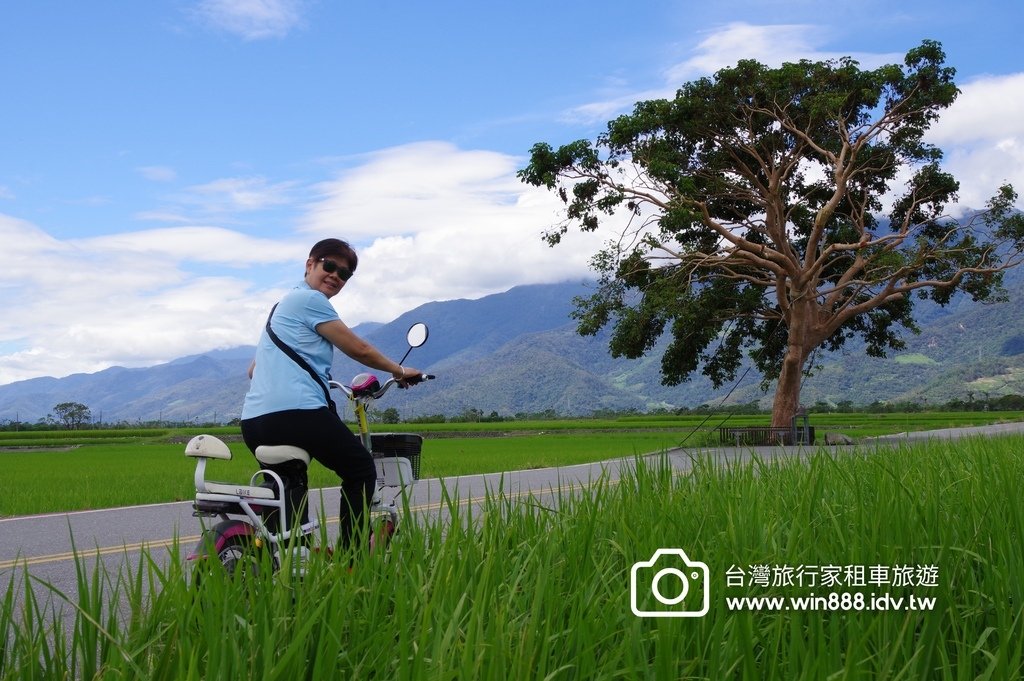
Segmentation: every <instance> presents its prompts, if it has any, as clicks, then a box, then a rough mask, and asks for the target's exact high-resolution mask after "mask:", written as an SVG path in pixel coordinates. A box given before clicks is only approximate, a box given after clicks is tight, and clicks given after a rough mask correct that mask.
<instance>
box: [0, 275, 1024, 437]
mask: <svg viewBox="0 0 1024 681" xmlns="http://www.w3.org/2000/svg"><path fill="white" fill-rule="evenodd" d="M592 286H593V285H592V284H588V283H586V282H571V283H562V284H550V285H534V286H520V287H516V288H513V289H511V290H509V291H507V292H505V293H501V294H496V295H492V296H487V297H484V298H480V299H478V300H452V301H445V302H434V303H428V304H426V305H423V306H421V307H419V308H417V309H415V310H413V311H411V312H408V313H406V314H403V315H402V316H400V317H399V318H398V319H395V320H394V321H392V322H390V323H387V324H364V325H361V326H358V327H356V331H357V333H359V334H360V335H362V336H363V337H365V338H366V339H367V340H369V341H370V342H371V343H373V344H374V345H376V346H377V347H379V348H380V349H381V350H382V351H384V352H385V353H386V354H388V355H389V356H391V357H395V358H399V357H401V355H402V354H403V353H404V351H405V349H406V346H405V332H406V329H408V327H409V326H410V325H411V324H412V323H413V322H416V321H424V322H426V323H427V324H428V325H429V327H430V339H429V340H428V342H427V344H426V345H425V346H423V347H422V348H419V349H417V350H414V351H413V353H412V354H411V355H410V357H409V359H408V361H407V363H408V364H410V365H412V366H416V367H419V368H422V369H424V370H428V371H430V372H431V373H434V374H436V375H437V380H435V381H432V382H430V383H427V384H424V385H422V386H417V387H416V388H415V389H413V390H409V391H403V392H400V393H397V392H396V393H391V394H389V395H388V396H387V397H386V398H385V399H384V400H383V401H382V402H381V403H380V405H379V407H380V408H386V407H389V406H391V407H395V408H396V409H398V411H399V413H400V414H401V415H402V416H403V417H413V416H423V415H432V414H443V415H446V416H456V415H460V414H463V413H465V412H467V411H469V410H479V411H481V412H483V413H484V414H485V415H486V414H490V413H491V412H497V413H498V414H500V415H502V416H512V415H515V414H517V413H527V414H530V413H540V412H544V411H546V410H553V411H554V412H556V413H558V414H565V415H586V414H591V413H593V412H594V411H596V410H603V409H608V410H628V409H635V410H639V411H649V410H653V409H657V408H666V409H674V408H678V407H691V408H692V407H697V406H699V405H701V404H704V403H712V404H718V403H719V401H720V400H721V399H722V397H723V396H724V395H725V394H726V393H727V392H728V391H729V389H730V388H735V389H734V391H733V392H732V394H731V396H730V397H729V400H728V401H729V402H730V403H746V402H750V401H755V400H759V401H761V402H762V404H763V405H765V406H767V405H769V404H770V400H771V394H770V393H769V394H767V395H766V394H765V393H762V392H761V390H760V389H759V382H760V378H759V377H758V376H755V375H753V374H754V372H750V374H749V375H748V376H747V377H746V378H745V379H744V380H743V381H742V383H741V384H740V385H738V386H733V385H729V386H726V387H724V388H723V389H721V390H717V391H715V390H713V389H712V388H711V385H710V383H709V382H708V381H707V379H705V378H703V377H702V376H698V377H695V378H694V379H692V380H691V381H689V382H687V383H685V384H683V385H680V386H674V387H666V386H663V385H662V384H661V380H660V362H661V352H660V349H659V348H656V349H655V351H654V352H652V353H651V355H650V356H648V357H644V358H641V359H638V360H626V359H614V358H612V357H611V356H610V355H609V353H608V339H607V335H604V334H601V335H599V336H597V337H593V338H592V337H586V338H584V337H581V336H579V335H578V334H577V333H576V331H575V323H574V322H573V320H572V319H571V318H570V312H571V311H572V309H573V308H574V305H573V298H574V297H575V296H579V295H586V294H587V293H588V292H590V291H591V290H592ZM1007 286H1008V288H1009V289H1010V293H1011V300H1010V302H1008V303H1002V304H997V305H980V304H976V303H972V302H971V301H970V300H967V299H959V300H957V301H955V302H954V303H953V304H951V305H949V306H948V307H946V308H938V307H936V306H934V305H931V304H919V306H918V307H919V314H918V319H919V321H920V325H921V328H922V333H921V334H920V335H918V336H909V337H908V338H907V341H908V347H907V349H906V350H905V351H904V352H901V353H898V354H894V355H892V356H890V357H888V358H885V359H875V358H871V357H867V356H866V355H865V354H864V353H863V351H862V350H860V349H857V348H850V349H848V350H847V351H845V352H844V353H841V354H839V353H837V354H831V355H830V354H822V355H821V356H819V357H817V358H816V364H818V365H819V366H820V368H819V369H818V370H817V371H816V372H814V374H813V375H811V376H809V377H808V378H807V379H806V380H805V382H804V389H803V394H802V399H803V402H804V403H805V404H813V403H815V402H818V401H824V402H830V403H839V402H843V401H849V402H852V403H854V404H868V403H871V402H873V401H876V400H878V401H918V402H930V403H932V404H937V403H944V402H947V401H949V400H950V399H954V398H959V399H964V400H970V399H980V398H982V397H986V396H989V397H994V396H997V395H1002V394H1007V393H1018V394H1024V306H1022V304H1021V303H1022V302H1024V301H1022V277H1021V274H1019V273H1012V275H1011V276H1010V277H1008V279H1007ZM253 352H254V348H252V347H240V348H234V349H230V350H217V351H213V352H207V353H203V354H201V355H193V356H189V357H183V358H181V359H177V360H174V361H172V362H168V363H166V364H161V365H157V366H152V367H148V368H141V369H126V368H123V367H112V368H110V369H106V370H104V371H100V372H97V373H94V374H75V375H72V376H67V377H65V378H59V379H58V378H36V379H31V380H27V381H19V382H17V383H11V384H8V385H3V386H0V421H11V420H15V419H18V420H21V421H23V422H35V421H37V420H39V419H41V418H44V417H45V416H46V415H47V414H49V413H51V412H52V410H53V407H54V405H56V404H58V403H60V402H81V403H82V404H85V405H87V406H88V407H89V408H90V410H91V412H92V415H93V417H94V418H95V419H96V420H102V421H103V422H107V423H116V422H129V423H135V422H149V421H178V422H190V421H192V422H199V423H204V422H228V421H230V420H231V419H233V418H237V417H238V415H239V412H240V409H241V404H242V397H243V395H244V394H245V391H246V388H247V384H248V379H247V377H246V368H247V367H248V364H249V361H250V360H251V358H252V356H253ZM337 356H338V359H337V361H336V363H335V367H334V369H333V372H332V373H333V375H334V376H335V377H337V378H339V379H343V380H347V379H348V378H350V377H351V376H353V375H355V374H356V373H359V372H360V371H361V370H362V369H361V368H360V367H359V366H357V365H355V364H354V363H353V362H351V361H350V360H349V359H348V358H347V357H344V356H343V355H341V354H340V353H338V355H337Z"/></svg>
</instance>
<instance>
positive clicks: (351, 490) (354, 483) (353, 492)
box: [241, 407, 377, 545]
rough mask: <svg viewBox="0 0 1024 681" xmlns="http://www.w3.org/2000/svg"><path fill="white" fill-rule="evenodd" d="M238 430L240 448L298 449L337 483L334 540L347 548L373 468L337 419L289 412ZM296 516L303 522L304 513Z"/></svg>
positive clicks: (327, 413) (368, 494)
mask: <svg viewBox="0 0 1024 681" xmlns="http://www.w3.org/2000/svg"><path fill="white" fill-rule="evenodd" d="M241 426H242V439H244V440H245V446H246V447H248V448H249V449H250V450H252V451H253V452H255V451H256V448H257V447H259V446H260V445H293V446H295V447H301V448H302V449H305V450H306V451H307V452H309V455H310V456H311V457H312V458H314V459H316V460H317V461H319V462H320V463H321V464H323V465H324V466H326V467H327V468H330V469H331V470H332V471H334V472H335V473H337V474H338V477H340V478H341V513H340V514H339V534H340V538H341V542H342V544H343V545H347V544H348V542H349V539H350V538H351V536H352V532H353V529H354V527H355V525H356V523H358V522H359V521H360V520H361V519H362V517H363V515H364V511H365V510H366V507H367V505H368V504H369V502H370V499H371V498H372V496H373V491H374V488H375V487H376V482H377V468H376V467H375V466H374V464H373V457H372V456H370V453H369V452H368V451H366V448H365V447H364V446H363V443H362V442H360V440H359V438H357V437H356V436H355V435H354V434H353V433H352V431H351V430H349V429H348V426H346V425H345V424H344V423H343V422H342V420H341V418H340V417H339V416H338V414H337V413H335V412H334V411H333V410H331V409H328V408H327V407H323V408H321V409H291V410H288V411H278V412H274V413H272V414H264V415H263V416H257V417H255V418H251V419H245V420H243V421H242V423H241ZM271 470H273V471H274V472H275V473H279V474H282V473H283V474H284V475H289V476H292V475H294V470H291V471H289V470H287V469H282V470H281V471H278V470H277V469H276V467H271ZM283 477H284V476H282V478H283ZM302 483H303V484H302V490H303V491H302V496H303V497H304V496H305V488H306V485H305V481H304V480H303V481H302ZM286 484H288V483H287V482H286ZM302 501H304V499H303V500H302ZM301 512H302V516H303V520H305V518H306V511H305V509H304V508H303V509H302V511H301Z"/></svg>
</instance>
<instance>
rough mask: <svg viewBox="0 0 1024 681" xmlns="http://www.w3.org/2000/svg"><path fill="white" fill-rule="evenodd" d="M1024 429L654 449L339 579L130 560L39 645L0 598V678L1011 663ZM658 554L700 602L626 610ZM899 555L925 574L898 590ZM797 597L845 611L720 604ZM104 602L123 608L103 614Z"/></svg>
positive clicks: (1018, 655) (848, 672) (456, 512)
mask: <svg viewBox="0 0 1024 681" xmlns="http://www.w3.org/2000/svg"><path fill="white" fill-rule="evenodd" d="M1022 445H1024V439H1022V438H1021V437H1016V436H1015V437H1003V438H994V439H981V438H979V439H969V440H964V441H960V442H953V443H950V442H943V443H927V444H916V445H913V446H901V447H898V448H895V449H892V450H879V451H877V452H874V451H868V450H864V451H861V452H858V453H856V454H854V455H841V456H835V455H832V454H829V453H828V452H825V451H819V452H818V453H816V454H814V455H813V456H811V457H810V458H809V459H808V460H805V461H796V460H780V461H776V462H771V463H766V462H759V461H754V462H752V463H749V464H744V465H735V466H732V467H729V468H720V467H716V466H715V465H713V464H712V463H711V462H710V461H698V465H697V467H696V469H695V470H694V471H693V473H692V474H690V475H686V476H678V475H675V474H673V472H672V471H670V470H669V469H668V468H667V467H661V466H659V465H657V464H654V465H652V466H640V467H639V468H638V470H637V471H636V473H635V474H632V475H627V476H626V477H624V478H623V479H622V481H621V482H619V483H618V484H609V483H603V484H598V485H596V486H595V487H593V488H591V489H589V490H586V491H583V492H578V493H576V494H571V495H570V494H562V496H561V498H560V499H559V500H558V503H557V505H555V504H553V503H551V501H550V500H544V499H536V500H534V501H533V502H528V503H523V502H522V501H512V500H509V499H504V498H501V497H491V498H490V499H489V500H488V501H487V502H486V504H485V505H484V508H483V510H482V511H478V512H476V513H475V514H473V515H471V514H470V513H469V512H468V511H466V510H464V509H462V508H461V507H459V506H458V504H457V503H456V500H452V503H451V509H450V510H451V512H452V516H453V518H455V520H453V521H452V522H451V523H450V524H448V523H444V524H442V523H441V522H440V521H432V520H426V521H424V522H421V523H418V524H410V525H409V526H407V530H408V531H405V532H403V533H402V534H400V535H399V537H398V539H397V540H396V542H397V543H396V545H395V546H394V547H393V551H392V553H391V554H390V555H383V554H378V555H375V556H369V557H367V556H362V557H361V558H360V560H359V562H358V564H357V566H356V568H355V569H354V570H352V571H349V570H347V569H346V567H347V562H346V561H342V562H341V564H339V563H333V562H330V561H326V560H320V561H317V560H314V561H312V562H311V563H310V564H309V566H308V568H309V570H308V573H307V576H306V577H305V578H304V579H303V580H302V581H301V582H299V581H296V580H294V579H292V578H291V577H290V576H289V573H288V571H287V570H284V571H283V572H282V573H279V574H278V575H276V576H272V575H269V574H267V573H263V574H261V575H257V576H251V577H250V578H249V579H246V580H239V581H235V582H232V581H227V580H223V579H219V578H216V577H214V578H212V579H210V580H208V581H207V582H205V583H204V584H205V586H204V588H203V590H202V591H201V592H199V593H198V594H197V593H196V592H193V591H191V590H190V589H189V587H188V586H187V585H186V584H185V580H184V579H183V575H182V574H181V571H180V565H181V563H180V560H178V558H179V556H175V557H174V558H175V559H174V560H172V561H171V563H170V567H168V568H161V567H159V566H160V565H161V564H163V562H164V561H162V560H159V559H156V558H154V559H152V560H150V559H149V558H148V557H146V556H145V555H144V556H143V558H142V560H141V561H140V563H139V565H138V567H137V568H136V569H135V570H134V571H131V573H130V574H124V575H121V576H104V575H101V576H100V577H98V578H97V577H95V576H94V577H92V578H88V579H87V578H85V577H84V576H83V577H80V584H79V596H78V601H77V603H78V605H79V608H80V609H79V610H78V615H77V620H76V624H75V627H74V628H73V632H72V633H71V634H69V635H66V636H57V637H56V639H55V640H54V639H53V638H52V637H48V636H47V635H46V633H45V632H46V631H47V630H50V629H51V628H52V629H53V630H55V631H56V630H60V631H64V630H65V629H63V628H62V627H60V626H57V627H53V625H52V624H48V623H46V622H45V621H39V618H38V617H37V614H40V613H36V612H33V611H31V610H30V611H29V612H28V613H27V614H23V613H22V612H20V611H19V610H18V609H17V608H15V607H13V606H12V605H10V603H9V602H8V603H6V604H5V603H0V640H6V641H8V642H9V643H8V645H7V647H6V648H5V649H4V652H3V655H2V659H0V678H3V679H22V678H46V677H48V671H52V670H48V669H47V665H48V664H53V663H55V661H70V664H68V666H66V667H60V669H62V670H64V669H66V670H68V673H69V674H70V676H71V677H72V678H85V679H92V678H110V679H113V678H148V679H200V678H261V679H278V678H280V679H284V678H295V677H297V676H298V677H308V678H329V677H330V678H354V677H359V678H363V677H379V678H395V679H452V678H473V679H506V678H537V679H541V678H546V679H572V678H588V679H589V678H594V679H604V678H608V679H611V678H638V679H646V678H651V679H654V678H712V679H725V678H751V679H753V678H758V679H760V678H764V679H824V678H837V679H861V678H863V679H877V678H886V679H921V678H929V679H961V678H993V679H995V678H1017V677H1019V675H1020V673H1021V671H1022V669H1024V636H1022V634H1024V631H1022V619H1024V586H1022V585H1024V546H1022V545H1021V543H1020V541H1019V537H1020V536H1021V532H1022V530H1024V510H1022V508H1021V507H1020V505H1019V504H1018V503H1017V502H1016V498H1017V495H1016V490H1017V489H1018V484H1019V480H1020V479H1021V477H1022V475H1024V447H1022ZM662 547H678V548H682V549H685V551H686V553H687V554H688V555H689V558H690V559H691V560H693V561H701V562H703V563H705V564H706V565H707V567H708V575H707V581H706V586H705V587H703V588H705V589H706V593H707V594H708V596H709V609H708V612H707V614H706V615H704V616H702V617H686V618H683V617H657V618H647V617H637V616H635V615H634V614H633V613H632V612H631V609H630V580H631V574H632V568H633V567H634V565H635V563H637V562H638V561H644V560H647V559H648V558H650V557H652V555H653V554H654V552H655V551H656V550H657V549H658V548H662ZM759 566H767V567H769V568H773V569H774V568H785V567H789V568H797V567H803V568H809V567H817V568H819V574H820V573H821V569H822V568H824V567H826V566H836V567H839V568H841V569H842V572H843V574H844V575H848V574H850V575H855V574H856V573H857V569H856V568H858V567H860V568H865V569H866V572H867V573H868V574H875V575H876V577H875V582H876V583H872V584H865V585H863V586H858V585H857V584H856V583H854V582H853V581H852V579H850V578H845V580H846V581H845V582H844V583H843V584H842V585H841V586H830V587H825V586H824V585H822V584H818V585H816V586H814V587H810V586H806V585H805V586H798V585H793V584H788V585H787V584H778V585H773V584H772V583H771V582H769V583H768V584H766V585H764V586H760V585H757V584H755V583H754V582H753V581H749V582H746V583H745V584H744V585H742V586H735V585H732V586H730V582H729V578H728V575H729V574H730V573H731V572H732V571H733V570H734V569H735V568H740V569H742V570H743V571H744V572H745V573H746V574H747V575H753V574H754V573H755V568H758V567H759ZM902 566H908V567H909V568H910V571H911V574H913V575H918V577H919V576H920V574H921V570H918V568H925V570H924V574H926V575H929V574H930V575H931V577H933V578H929V579H927V580H923V581H922V580H920V579H918V578H917V577H915V578H913V579H912V580H910V581H909V582H907V583H903V582H900V583H897V582H896V580H895V578H894V575H895V568H900V567H902ZM880 568H887V569H888V570H889V572H888V574H887V575H886V576H885V578H884V580H883V579H881V578H880V577H879V576H878V569H880ZM932 570H934V572H932ZM88 572H89V571H88V570H86V569H85V568H84V567H82V568H80V573H81V574H82V575H85V574H87V573H88ZM94 574H95V573H94ZM14 578H15V577H12V579H14ZM26 579H27V578H26ZM647 579H648V583H649V582H650V577H648V578H647ZM695 584H697V582H695ZM10 591H11V589H9V590H8V593H10ZM702 593H703V592H702V589H701V588H698V587H696V586H695V589H694V591H693V592H692V593H690V594H687V596H686V597H685V598H684V600H683V601H682V602H681V603H680V604H679V606H678V607H680V608H683V607H685V608H694V609H696V608H697V603H698V602H699V601H691V600H689V599H690V598H691V597H694V596H700V595H701V594H702ZM811 593H815V594H816V595H818V596H820V597H825V596H830V595H831V594H832V593H835V594H849V595H850V596H849V598H847V599H846V601H847V603H848V607H843V599H842V598H836V599H834V600H835V601H836V606H835V607H833V608H818V609H806V608H805V609H797V608H791V609H785V610H779V611H768V610H765V609H761V610H757V609H754V608H752V607H749V605H748V607H740V608H738V609H733V608H730V606H729V602H730V601H729V600H728V599H729V598H732V597H737V598H740V597H781V598H786V599H788V598H798V597H808V596H809V594H811ZM883 593H884V594H885V595H886V597H887V599H891V600H887V602H889V603H893V602H895V601H896V599H903V600H902V601H901V602H902V603H908V599H909V597H911V596H916V597H927V598H934V602H933V606H932V607H931V608H928V609H911V608H909V607H900V608H888V609H886V610H884V611H883V610H868V609H863V608H861V609H858V608H856V607H855V604H856V603H857V600H856V599H855V596H856V595H857V594H860V595H861V596H862V597H863V598H864V599H871V598H878V597H879V596H880V595H881V594H883ZM115 598H118V599H121V600H122V602H126V605H124V606H122V607H121V608H109V607H105V606H104V604H107V603H110V602H113V599H115ZM828 600H829V599H828V598H826V599H825V601H826V604H827V602H828ZM865 602H868V603H870V602H872V601H871V600H866V601H865ZM229 642H230V643H229Z"/></svg>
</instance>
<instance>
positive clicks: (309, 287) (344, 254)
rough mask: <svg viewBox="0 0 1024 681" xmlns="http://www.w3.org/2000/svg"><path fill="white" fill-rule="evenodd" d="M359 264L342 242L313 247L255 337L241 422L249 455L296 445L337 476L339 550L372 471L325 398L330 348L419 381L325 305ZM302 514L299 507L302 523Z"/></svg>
mask: <svg viewBox="0 0 1024 681" xmlns="http://www.w3.org/2000/svg"><path fill="white" fill-rule="evenodd" d="M358 263H359V259H358V257H357V256H356V252H355V251H354V250H353V249H352V247H351V246H349V245H348V244H347V243H346V242H344V241H342V240H340V239H324V240H323V241H319V242H317V243H316V244H315V245H314V246H313V248H312V250H311V251H310V252H309V257H308V258H307V259H306V273H305V277H304V278H303V281H302V283H301V284H300V285H299V286H298V287H296V288H295V289H293V290H292V291H291V292H289V293H288V294H287V295H285V297H284V298H282V299H281V301H280V302H279V303H278V304H277V305H275V306H274V308H273V309H272V310H271V312H270V317H268V319H267V324H266V326H265V328H264V330H263V333H262V334H261V335H260V340H259V343H258V345H257V347H256V357H255V359H254V360H253V363H252V364H251V365H250V367H249V377H250V378H251V379H252V381H251V383H250V386H249V392H248V393H247V394H246V396H245V403H244V404H243V406H242V422H241V426H242V438H243V439H244V440H245V444H246V446H247V447H248V448H249V449H250V450H252V451H253V452H255V451H256V448H257V447H258V446H260V445H283V444H287V445H294V446H296V447H301V448H302V449H304V450H306V451H307V452H308V453H309V455H310V457H312V458H314V459H316V460H317V461H319V462H320V463H321V464H323V465H324V466H326V467H327V468H330V469H331V470H332V471H334V472H335V473H337V474H338V476H339V477H340V478H341V512H340V517H339V521H340V522H339V525H340V532H339V539H340V542H341V545H342V546H346V545H347V544H348V543H349V542H350V539H351V538H352V536H353V533H354V531H355V528H356V526H357V524H358V523H359V522H360V521H361V519H362V518H363V515H364V512H365V510H366V507H367V505H368V503H369V501H370V498H371V497H372V495H373V490H374V486H375V482H376V477H377V472H376V468H375V466H374V462H373V458H372V457H371V455H370V453H369V452H368V451H366V448H365V447H364V446H363V445H362V443H361V442H360V441H359V438H357V437H356V436H355V435H354V434H353V433H352V431H351V430H349V429H348V427H347V426H346V425H345V424H344V423H343V422H342V420H341V418H340V417H339V416H338V413H337V411H336V409H335V406H334V403H333V401H332V400H331V397H330V392H329V389H328V383H329V381H330V380H331V376H330V368H331V362H332V360H333V356H334V348H338V349H339V350H341V351H342V352H344V353H345V354H346V355H348V356H349V357H351V358H352V359H354V360H355V361H357V362H359V363H361V364H363V365H365V366H368V367H372V368H374V369H378V370H380V371H387V372H390V373H391V375H392V376H394V377H395V379H396V380H398V381H399V384H400V385H401V386H402V387H405V386H407V385H410V384H412V383H416V382H418V380H419V379H420V377H421V372H420V371H419V370H418V369H413V368H411V367H403V366H401V365H400V364H398V363H397V362H393V361H391V360H390V359H388V358H387V357H385V356H384V355H383V354H382V353H381V352H380V351H379V350H377V348H375V347H374V346H372V345H371V344H370V343H368V342H366V341H365V340H363V339H362V338H360V337H359V336H357V335H356V334H355V333H353V332H352V330H351V329H349V328H348V327H347V326H346V325H345V324H344V322H342V321H341V319H340V318H339V317H338V313H337V311H335V309H334V307H333V306H332V305H331V303H330V301H329V299H330V298H332V297H334V296H335V295H337V294H338V293H339V292H340V291H341V289H342V288H344V286H345V282H347V281H348V280H349V278H350V277H351V276H352V274H353V272H355V270H356V266H357V265H358ZM302 479H303V482H304V479H305V476H304V475H303V476H302ZM296 493H297V494H296ZM293 495H294V496H293V497H292V498H293V499H294V500H295V502H296V503H299V502H302V501H304V496H305V485H304V484H303V485H302V489H301V490H297V489H296V490H293ZM296 496H299V497H302V498H296ZM305 515H306V512H305V510H303V511H302V513H301V516H302V518H303V519H304V518H305Z"/></svg>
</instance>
